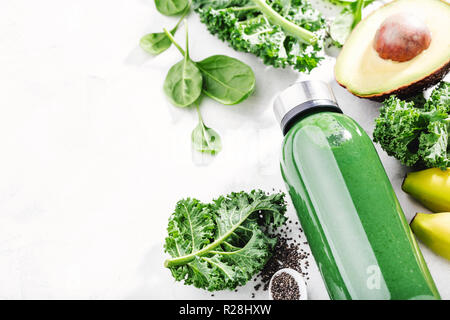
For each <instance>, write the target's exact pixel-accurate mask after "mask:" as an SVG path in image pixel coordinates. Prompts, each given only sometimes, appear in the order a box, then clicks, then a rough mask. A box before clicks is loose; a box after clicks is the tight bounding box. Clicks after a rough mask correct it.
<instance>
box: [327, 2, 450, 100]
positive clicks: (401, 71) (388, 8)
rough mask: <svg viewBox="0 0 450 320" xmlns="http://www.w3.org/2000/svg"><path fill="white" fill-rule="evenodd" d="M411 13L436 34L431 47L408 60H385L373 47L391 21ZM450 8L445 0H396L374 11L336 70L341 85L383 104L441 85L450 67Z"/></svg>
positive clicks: (359, 27) (354, 33)
mask: <svg viewBox="0 0 450 320" xmlns="http://www.w3.org/2000/svg"><path fill="white" fill-rule="evenodd" d="M397 13H411V14H413V15H415V16H417V17H418V18H420V19H421V20H422V21H423V22H424V23H425V24H426V26H427V27H428V29H429V30H430V32H431V43H430V45H429V47H428V48H427V49H426V50H424V51H422V52H421V53H420V54H419V55H417V56H416V57H414V58H413V59H411V60H409V61H406V62H396V61H392V60H388V59H382V58H381V57H380V56H379V55H378V53H377V52H376V50H375V49H374V46H373V41H374V38H375V34H376V32H377V30H378V28H379V27H380V25H381V24H382V23H383V21H384V20H385V19H387V18H388V17H390V16H392V15H394V14H397ZM449 32H450V4H449V3H448V2H447V1H444V0H396V1H393V2H390V3H388V4H386V5H384V6H383V7H381V8H379V9H378V10H376V11H374V12H373V13H371V14H370V15H369V16H367V18H365V19H364V20H362V21H361V22H360V23H359V24H358V25H357V26H356V27H355V29H353V31H352V33H351V34H350V36H349V37H348V39H347V41H346V42H345V44H344V47H343V48H342V51H341V52H340V54H339V56H338V58H337V61H336V66H335V69H334V72H335V77H336V81H337V82H338V83H339V84H340V85H341V86H343V87H345V88H347V90H348V91H350V92H351V93H353V94H354V95H356V96H358V97H362V98H369V99H372V100H377V101H381V100H383V99H385V98H386V97H388V96H389V95H391V94H396V95H398V96H402V97H405V96H410V95H413V94H417V92H418V91H422V90H424V89H426V88H428V87H430V86H432V85H435V84H436V83H438V82H439V81H440V80H441V79H442V78H443V77H444V76H445V75H446V73H447V72H448V71H449V69H450V35H449Z"/></svg>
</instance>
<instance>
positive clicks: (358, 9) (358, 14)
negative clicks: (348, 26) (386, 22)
mask: <svg viewBox="0 0 450 320" xmlns="http://www.w3.org/2000/svg"><path fill="white" fill-rule="evenodd" d="M363 5H364V0H358V2H357V3H356V9H355V14H354V19H353V24H352V28H354V27H355V26H356V25H357V24H358V23H359V22H360V21H361V17H362V8H363Z"/></svg>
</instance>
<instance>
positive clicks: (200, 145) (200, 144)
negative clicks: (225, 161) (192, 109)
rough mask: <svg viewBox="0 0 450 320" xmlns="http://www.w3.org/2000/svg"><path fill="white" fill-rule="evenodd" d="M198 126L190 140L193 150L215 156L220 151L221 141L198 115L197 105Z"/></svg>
mask: <svg viewBox="0 0 450 320" xmlns="http://www.w3.org/2000/svg"><path fill="white" fill-rule="evenodd" d="M197 113H198V125H197V126H196V127H195V129H194V130H193V131H192V134H191V140H192V147H193V148H194V150H196V151H198V152H202V153H210V154H212V155H215V154H217V153H219V152H220V151H221V150H222V141H221V139H220V136H219V134H218V133H217V132H216V131H215V130H213V129H211V128H208V127H207V126H206V125H205V123H204V122H203V119H202V116H201V114H200V110H199V106H198V104H197Z"/></svg>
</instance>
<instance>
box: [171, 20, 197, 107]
mask: <svg viewBox="0 0 450 320" xmlns="http://www.w3.org/2000/svg"><path fill="white" fill-rule="evenodd" d="M164 32H165V34H166V35H167V36H168V37H169V39H173V37H172V35H171V34H170V33H169V32H168V31H167V30H166V29H164ZM188 42H189V40H188V33H187V26H186V51H185V52H184V59H183V60H181V61H180V62H178V63H176V64H175V65H174V66H172V68H170V70H169V72H168V73H167V76H166V79H165V81H164V92H165V94H166V95H167V97H168V98H169V100H170V101H171V102H172V103H173V104H174V105H176V106H178V107H187V106H189V105H191V104H192V103H194V102H195V101H196V100H197V99H198V97H199V96H200V94H201V93H202V84H203V79H202V74H201V72H200V70H199V69H198V68H197V66H196V65H195V63H194V62H192V61H191V59H190V58H189V45H188ZM175 45H176V46H178V45H177V44H176V43H175Z"/></svg>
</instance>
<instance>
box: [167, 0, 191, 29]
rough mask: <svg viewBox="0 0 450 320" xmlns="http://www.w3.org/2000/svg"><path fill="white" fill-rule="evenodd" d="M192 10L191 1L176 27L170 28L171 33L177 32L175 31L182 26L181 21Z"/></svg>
mask: <svg viewBox="0 0 450 320" xmlns="http://www.w3.org/2000/svg"><path fill="white" fill-rule="evenodd" d="M190 11H191V2H189V4H188V5H187V7H186V9H185V10H184V11H183V14H182V15H181V17H180V19H178V22H177V24H176V25H175V27H173V29H172V30H170V33H171V34H175V32H177V30H178V27H179V26H180V23H181V21H183V20H184V18H185V17H186V16H187V15H188V13H189V12H190Z"/></svg>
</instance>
